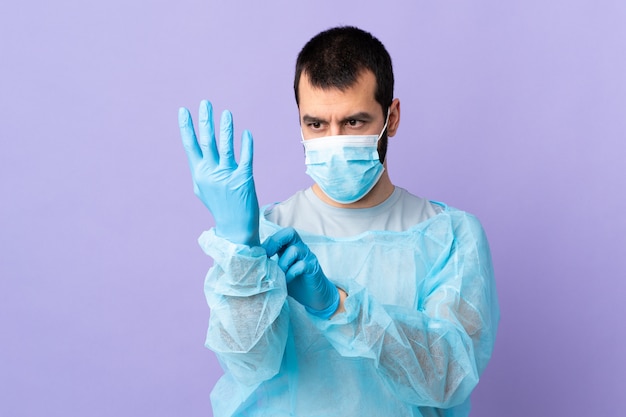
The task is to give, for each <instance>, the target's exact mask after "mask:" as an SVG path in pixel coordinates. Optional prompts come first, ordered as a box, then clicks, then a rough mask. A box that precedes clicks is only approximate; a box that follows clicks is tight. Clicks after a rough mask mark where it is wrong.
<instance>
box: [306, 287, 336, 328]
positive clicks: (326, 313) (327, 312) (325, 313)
mask: <svg viewBox="0 0 626 417" xmlns="http://www.w3.org/2000/svg"><path fill="white" fill-rule="evenodd" d="M338 307H339V290H337V288H336V287H335V296H334V298H333V301H332V302H331V303H330V305H329V306H328V307H326V308H325V309H323V310H315V309H312V308H311V307H309V306H304V308H305V309H306V311H308V312H309V313H311V314H313V315H314V316H316V317H319V318H321V319H324V320H328V319H329V318H331V317H332V315H333V314H335V311H337V308H338Z"/></svg>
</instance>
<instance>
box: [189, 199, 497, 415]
mask: <svg viewBox="0 0 626 417" xmlns="http://www.w3.org/2000/svg"><path fill="white" fill-rule="evenodd" d="M262 212H263V211H262ZM260 228H261V235H262V236H261V237H262V240H263V239H265V238H266V237H267V236H269V235H272V234H274V233H275V232H276V231H278V230H279V229H280V228H281V227H280V226H278V225H276V224H274V223H271V222H269V221H268V220H266V219H265V218H264V217H263V215H261V224H260ZM298 232H299V234H300V236H301V237H302V240H303V241H304V242H305V243H306V244H307V245H308V246H309V247H310V249H311V251H313V252H314V253H315V255H316V256H317V258H318V260H319V263H320V265H321V267H322V268H323V270H324V272H325V274H326V276H327V277H328V278H329V279H330V280H331V281H332V282H333V283H335V284H336V285H337V286H338V287H340V288H342V289H344V290H345V291H346V292H347V294H348V297H347V298H346V300H345V310H346V311H345V312H342V313H339V314H336V315H335V316H334V317H332V318H331V319H329V320H323V319H320V318H318V317H315V316H313V315H312V314H309V313H308V312H307V311H306V310H305V309H304V307H303V306H302V305H300V304H299V303H297V302H296V301H295V300H293V299H292V298H291V297H288V296H287V291H286V286H285V278H284V276H283V272H282V271H281V269H280V268H279V267H278V265H277V263H276V261H275V260H274V259H269V258H268V257H267V256H266V253H265V251H264V249H263V248H262V247H248V246H244V245H236V244H233V243H230V242H229V241H227V240H224V239H221V238H219V237H217V236H216V235H215V233H214V230H209V231H207V232H204V233H203V234H202V235H201V237H200V239H199V242H200V245H201V247H202V248H203V250H204V251H205V252H206V253H207V254H208V255H210V256H211V257H212V258H213V259H214V265H213V267H212V268H211V270H210V271H209V273H208V274H207V278H206V282H205V292H206V297H207V300H208V303H209V306H210V308H211V316H210V323H209V330H208V335H207V341H206V345H207V347H208V348H210V349H211V350H213V351H214V352H215V353H216V354H217V357H218V358H219V361H220V363H221V365H222V367H223V368H224V370H225V375H224V376H223V377H222V378H221V379H220V380H219V381H218V383H217V385H216V387H215V388H214V390H213V392H212V394H211V400H212V404H213V409H214V414H215V416H216V417H223V416H240V415H241V416H272V417H275V416H324V417H326V416H435V415H438V416H441V415H445V416H466V415H467V413H468V412H469V395H470V393H471V391H472V389H473V388H474V387H475V386H476V384H477V382H478V379H479V375H480V374H481V372H482V371H483V370H484V368H485V366H486V364H487V362H488V360H489V358H490V356H491V352H492V349H493V344H494V340H495V333H496V327H497V322H498V317H499V313H498V303H497V298H496V290H495V284H494V279H493V271H492V264H491V258H490V253H489V248H488V244H487V241H486V238H485V235H484V232H483V229H482V227H481V225H480V223H479V222H478V220H477V219H476V218H475V217H473V216H472V215H470V214H467V213H465V212H462V211H459V210H456V209H453V208H450V207H447V206H445V205H442V210H441V212H440V213H439V214H437V215H435V216H434V217H431V218H429V219H428V220H426V221H424V222H421V223H419V224H417V225H416V226H414V227H412V228H410V229H408V230H406V231H403V232H384V231H372V232H366V233H363V234H361V235H358V236H355V237H350V238H329V237H325V236H319V235H311V234H307V233H306V232H303V231H298ZM442 409H445V410H442Z"/></svg>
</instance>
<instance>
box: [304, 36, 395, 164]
mask: <svg viewBox="0 0 626 417" xmlns="http://www.w3.org/2000/svg"><path fill="white" fill-rule="evenodd" d="M365 70H369V71H371V72H372V73H373V74H374V76H375V77H376V90H375V93H374V98H375V99H376V101H377V102H378V103H380V106H381V109H382V112H383V117H387V111H388V108H389V106H391V102H392V101H393V81H394V80H393V67H392V65H391V57H390V56H389V53H388V52H387V50H386V49H385V46H384V45H383V44H382V43H381V42H380V41H379V40H378V39H376V38H375V37H374V36H372V34H371V33H369V32H366V31H364V30H362V29H359V28H356V27H353V26H340V27H335V28H332V29H328V30H326V31H324V32H321V33H319V34H317V35H316V36H314V37H313V38H312V39H311V40H310V41H309V42H307V44H306V45H304V48H302V50H301V51H300V53H299V54H298V59H297V60H296V75H295V79H294V83H293V88H294V92H295V95H296V103H297V104H298V105H299V104H300V97H299V95H298V85H299V83H300V78H301V76H302V73H303V72H306V74H307V77H308V79H309V82H310V83H311V85H313V86H314V87H320V88H322V89H329V88H337V89H339V90H341V91H344V90H345V89H347V88H349V87H351V86H352V85H354V84H355V83H356V81H357V78H358V77H359V76H360V75H361V73H362V72H363V71H365ZM383 139H384V140H383ZM386 151H387V133H386V132H385V134H384V136H383V138H381V141H380V142H379V154H380V161H381V162H383V161H384V159H385V154H386Z"/></svg>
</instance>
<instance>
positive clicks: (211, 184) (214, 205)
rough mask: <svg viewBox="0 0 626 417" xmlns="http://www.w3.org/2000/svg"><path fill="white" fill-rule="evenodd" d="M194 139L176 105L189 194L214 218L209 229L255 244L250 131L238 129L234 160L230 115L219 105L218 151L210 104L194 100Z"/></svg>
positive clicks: (256, 220) (187, 120) (256, 219)
mask: <svg viewBox="0 0 626 417" xmlns="http://www.w3.org/2000/svg"><path fill="white" fill-rule="evenodd" d="M199 113H200V117H199V122H198V131H199V133H200V142H199V144H198V141H197V140H196V133H195V131H194V128H193V121H192V120H191V114H190V113H189V110H187V109H185V108H181V109H180V110H179V111H178V125H179V127H180V135H181V137H182V139H183V145H184V147H185V152H187V157H188V159H189V166H190V168H191V177H192V179H193V188H194V192H195V194H196V195H197V196H198V197H199V198H200V200H202V202H203V203H204V205H205V206H206V207H207V208H208V209H209V211H210V212H211V214H212V215H213V218H214V219H215V234H216V235H217V236H220V237H223V238H224V239H227V240H229V241H231V242H233V243H240V244H244V245H248V246H258V245H259V244H260V240H259V203H258V200H257V197H256V190H255V188H254V179H253V177H252V153H253V152H252V134H251V133H250V132H249V131H247V130H246V131H244V132H243V134H242V137H241V157H240V161H239V165H237V163H236V162H235V157H234V152H233V116H232V114H231V113H230V112H229V111H228V110H225V111H224V112H223V113H222V119H221V121H220V141H219V154H218V151H217V144H216V143H215V129H214V127H213V107H212V106H211V103H209V102H208V101H206V100H202V102H201V103H200V112H199Z"/></svg>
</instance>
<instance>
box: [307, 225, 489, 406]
mask: <svg viewBox="0 0 626 417" xmlns="http://www.w3.org/2000/svg"><path fill="white" fill-rule="evenodd" d="M460 218H461V221H460V222H456V224H453V225H452V227H451V238H450V239H445V240H444V239H440V236H432V237H429V236H428V235H426V236H425V242H426V243H425V245H426V246H428V248H427V250H426V251H427V252H429V253H431V254H433V256H432V257H431V260H430V265H429V269H428V271H429V272H428V274H427V276H426V277H425V280H424V285H423V286H422V287H421V289H420V291H419V293H418V302H417V308H410V307H401V306H392V305H382V304H380V303H378V302H377V300H376V299H375V298H374V297H373V296H372V295H371V294H369V293H368V291H367V289H366V288H364V287H362V286H360V285H359V284H357V283H356V282H355V281H354V280H347V281H346V282H343V283H342V282H340V280H338V281H337V284H338V285H340V286H342V287H343V288H344V289H345V290H346V291H347V293H348V298H347V299H346V300H345V310H346V311H345V312H343V313H341V314H337V315H336V316H335V317H334V318H332V319H331V320H326V321H324V320H319V319H316V318H313V317H312V319H313V320H315V323H316V326H317V327H318V328H319V329H320V330H321V331H322V332H323V333H324V334H325V336H326V338H327V339H328V340H329V341H330V343H331V344H332V345H333V347H334V348H335V349H336V350H337V351H338V352H339V354H340V355H342V356H345V357H361V358H369V359H371V360H372V361H373V363H374V366H375V367H376V369H377V373H378V375H379V376H380V378H382V379H383V381H384V382H385V384H386V385H387V386H388V387H389V388H390V389H391V390H392V392H394V393H395V394H396V395H397V396H398V397H399V398H400V399H401V400H402V401H404V402H407V403H409V404H413V405H416V406H429V407H436V408H449V407H453V406H456V405H459V404H462V403H463V402H465V400H467V398H468V397H469V395H470V393H471V391H472V390H473V389H474V387H475V386H476V384H477V383H478V379H479V375H480V374H481V373H482V371H483V370H484V368H485V366H486V365H487V362H488V360H489V358H490V356H491V352H492V349H493V345H494V341H495V335H496V328H497V323H498V319H499V310H498V302H497V297H496V290H495V283H494V277H493V268H492V264H491V255H490V251H489V246H488V243H487V239H486V237H485V234H484V232H483V229H482V227H481V225H480V223H479V222H478V220H477V219H476V218H474V217H473V216H471V215H469V214H466V213H463V215H461V216H460ZM385 261H386V262H393V261H394V260H393V259H387V260H385ZM377 279H383V280H384V279H385V278H384V277H380V278H377ZM408 279H417V278H416V277H413V278H408ZM388 291H393V288H389V289H388ZM372 395H374V393H372Z"/></svg>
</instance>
